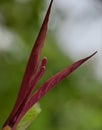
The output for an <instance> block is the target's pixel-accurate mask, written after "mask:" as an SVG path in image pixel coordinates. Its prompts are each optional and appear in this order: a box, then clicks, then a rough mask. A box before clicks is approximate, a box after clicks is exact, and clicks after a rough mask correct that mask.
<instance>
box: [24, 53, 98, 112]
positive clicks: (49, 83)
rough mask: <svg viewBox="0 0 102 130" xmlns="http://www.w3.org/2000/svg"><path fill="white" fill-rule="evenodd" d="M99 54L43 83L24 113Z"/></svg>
mask: <svg viewBox="0 0 102 130" xmlns="http://www.w3.org/2000/svg"><path fill="white" fill-rule="evenodd" d="M96 53H97V51H96V52H95V53H93V54H92V55H90V56H88V57H86V58H84V59H81V60H79V61H77V62H75V63H74V64H72V65H71V66H69V67H67V68H65V69H63V70H62V71H60V72H58V73H56V74H55V75H53V76H52V77H51V78H49V79H48V80H47V81H46V82H45V83H43V84H42V85H41V86H40V88H39V89H38V90H37V91H36V92H35V93H34V95H33V96H32V97H31V99H30V100H29V102H28V103H27V105H26V106H25V108H24V112H26V111H27V110H28V109H29V108H30V107H32V105H33V104H35V103H36V102H37V101H38V100H40V99H41V98H42V97H43V96H44V95H45V94H46V93H47V92H48V91H49V90H50V89H52V88H53V87H54V86H55V85H57V84H58V83H59V82H60V81H62V80H63V79H64V78H66V77H67V76H69V75H70V74H71V73H72V72H73V71H75V70H76V69H77V68H78V67H79V66H80V65H81V64H83V63H84V62H86V61H87V60H88V59H89V58H91V57H92V56H94V55H95V54H96Z"/></svg>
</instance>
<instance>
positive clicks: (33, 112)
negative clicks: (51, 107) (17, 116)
mask: <svg viewBox="0 0 102 130" xmlns="http://www.w3.org/2000/svg"><path fill="white" fill-rule="evenodd" d="M40 112H41V108H40V104H39V103H36V104H35V105H34V106H33V107H32V108H31V109H30V110H29V111H28V112H27V113H26V114H25V115H24V117H23V118H22V119H21V121H20V123H19V124H18V126H17V130H25V129H26V128H27V127H28V126H29V125H30V124H31V123H32V122H33V121H34V120H35V119H36V117H37V116H38V114H39V113H40Z"/></svg>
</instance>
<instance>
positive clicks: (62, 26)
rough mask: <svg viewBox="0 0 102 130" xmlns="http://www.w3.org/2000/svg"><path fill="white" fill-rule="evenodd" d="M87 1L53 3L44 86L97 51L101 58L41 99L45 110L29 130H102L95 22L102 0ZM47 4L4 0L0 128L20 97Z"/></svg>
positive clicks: (0, 11) (1, 5)
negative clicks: (63, 69) (20, 90)
mask: <svg viewBox="0 0 102 130" xmlns="http://www.w3.org/2000/svg"><path fill="white" fill-rule="evenodd" d="M83 1H85V0H83ZM97 1H98V0H97ZM86 2H87V3H86ZM86 2H81V0H78V1H77V2H75V0H72V1H70V0H69V1H67V0H63V1H62V0H56V1H55V2H54V4H53V7H52V12H51V17H50V22H49V30H48V33H47V37H46V41H45V46H44V48H43V52H42V56H47V58H48V63H47V70H46V73H45V75H44V77H43V78H42V80H41V82H40V83H42V82H44V81H45V80H46V79H48V78H49V77H50V76H51V75H52V74H54V73H56V72H57V71H59V70H61V69H62V68H64V67H66V66H68V65H70V64H72V63H73V62H74V61H76V60H78V59H80V58H83V57H85V56H88V55H89V54H91V53H92V52H93V51H96V50H98V54H97V56H95V57H94V58H92V59H91V60H90V61H88V62H87V63H85V64H84V65H83V66H81V67H80V68H79V69H78V70H77V71H75V72H74V73H73V74H72V75H70V76H69V77H68V78H66V79H65V80H64V81H62V82H61V83H60V84H59V85H57V86H56V87H55V88H54V89H53V90H51V91H50V92H49V93H48V94H47V95H46V96H45V97H43V99H42V100H40V104H41V108H42V112H41V113H40V115H39V116H38V118H37V119H36V120H35V121H34V122H33V123H32V124H31V126H29V128H28V130H32V129H37V130H102V82H101V65H102V64H101V58H100V57H101V49H100V48H101V44H100V43H101V42H102V40H101V37H98V36H101V31H102V30H101V29H102V28H101V26H102V25H101V24H98V26H97V25H96V24H92V23H94V22H95V20H96V22H97V20H101V15H100V14H101V9H100V6H99V5H100V3H101V1H100V3H99V1H98V2H96V1H95V0H90V2H88V1H87V0H86ZM93 2H94V3H93ZM48 3H49V1H47V0H0V128H1V127H2V125H3V122H4V121H5V119H6V118H7V116H8V115H9V113H10V111H11V109H12V107H13V104H14V102H15V99H16V97H17V93H18V90H19V86H20V83H21V80H22V76H23V73H24V70H25V66H26V63H27V60H28V57H29V54H30V51H31V48H32V46H33V43H34V41H35V39H36V36H37V34H38V32H39V28H40V26H41V23H42V21H43V17H44V14H45V11H46V9H47V7H48ZM79 3H80V4H79ZM92 3H93V4H92ZM90 5H91V6H90ZM90 7H92V8H91V9H90ZM96 7H97V8H96ZM88 9H89V10H88ZM78 12H79V13H78ZM80 12H81V13H80ZM85 22H86V23H85ZM91 25H93V26H92V27H91V28H89V27H90V26H91ZM87 29H88V30H87ZM93 32H96V33H93ZM97 33H98V34H97ZM96 34H97V35H98V36H97V35H96ZM99 34H100V35H99ZM94 38H96V41H95V39H94ZM96 42H97V43H96ZM78 43H79V44H78ZM97 45H98V46H97ZM81 48H82V50H81Z"/></svg>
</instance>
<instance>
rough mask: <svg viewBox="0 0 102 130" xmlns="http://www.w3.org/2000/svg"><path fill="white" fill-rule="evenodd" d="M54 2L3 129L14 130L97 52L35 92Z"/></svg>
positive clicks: (41, 71) (64, 70) (55, 76)
mask: <svg viewBox="0 0 102 130" xmlns="http://www.w3.org/2000/svg"><path fill="white" fill-rule="evenodd" d="M52 3H53V0H51V2H50V5H49V8H48V10H47V13H46V16H45V19H44V22H43V24H42V26H41V29H40V32H39V34H38V37H37V39H36V41H35V44H34V47H33V49H32V51H31V55H30V57H29V60H28V63H27V67H26V70H25V73H24V76H23V80H22V83H21V87H20V90H19V93H18V97H17V100H16V103H15V105H14V108H13V110H12V112H11V114H10V115H9V117H8V119H7V120H6V122H5V123H4V125H3V130H5V128H11V129H12V130H16V127H17V125H18V123H19V121H20V120H21V118H22V117H23V116H24V115H25V113H26V112H27V111H28V110H29V109H30V108H31V107H32V106H33V105H34V104H35V103H36V102H38V101H39V100H40V99H41V98H42V97H43V96H44V95H45V94H46V93H47V92H48V91H49V90H50V89H52V88H53V87H54V86H55V85H56V84H58V83H59V82H60V81H62V80H63V79H64V78H66V77H67V76H68V75H70V74H71V73H72V72H73V71H74V70H76V69H77V68H78V67H79V66H80V65H81V64H83V63H84V62H85V61H87V60H88V59H89V58H91V57H92V56H93V55H95V54H96V52H95V53H93V54H92V55H90V56H89V57H87V58H84V59H82V60H79V61H77V62H75V63H74V64H72V65H71V66H69V67H67V68H65V69H63V70H62V71H60V72H58V73H57V74H55V75H53V76H52V77H51V78H49V79H48V80H47V81H45V82H44V83H43V84H42V85H41V86H40V87H39V89H38V90H37V91H36V92H33V90H34V88H35V87H36V85H37V83H38V81H39V80H40V78H41V77H42V76H43V74H44V72H45V69H46V63H47V58H46V57H44V58H43V59H42V60H41V61H40V54H41V51H42V48H43V45H44V41H45V37H46V32H47V26H48V21H49V15H50V11H51V6H52ZM6 130H7V129H6Z"/></svg>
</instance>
